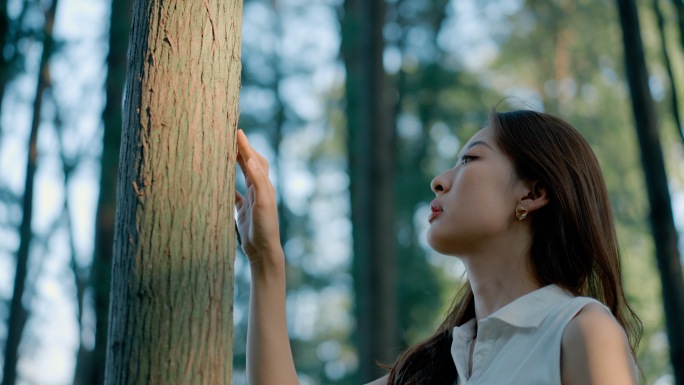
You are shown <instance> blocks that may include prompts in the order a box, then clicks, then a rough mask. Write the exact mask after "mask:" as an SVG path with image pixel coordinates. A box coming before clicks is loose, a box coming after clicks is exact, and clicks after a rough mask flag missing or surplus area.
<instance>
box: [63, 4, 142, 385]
mask: <svg viewBox="0 0 684 385" xmlns="http://www.w3.org/2000/svg"><path fill="white" fill-rule="evenodd" d="M132 7H133V1H132V0H113V1H112V2H111V7H110V9H111V12H110V27H109V30H110V31H109V54H108V55H107V81H106V83H105V84H106V85H105V87H106V89H105V92H106V95H107V102H106V104H105V108H104V111H103V113H102V120H103V122H104V135H103V138H102V157H101V161H100V165H101V168H100V170H101V171H100V195H99V198H98V202H97V213H96V222H95V248H94V252H93V262H92V265H91V267H90V277H89V282H88V286H89V287H90V288H91V290H92V293H93V306H94V308H95V347H94V349H93V350H88V349H86V348H85V347H84V346H83V345H81V346H80V347H79V351H78V354H77V356H76V357H77V361H76V370H75V371H74V382H73V384H74V385H86V384H89V385H102V384H103V383H104V372H105V357H106V351H107V329H108V327H107V325H108V321H109V287H110V285H111V270H112V253H113V245H114V217H115V213H116V178H117V172H118V166H119V148H120V147H121V124H122V123H121V113H122V111H121V101H122V96H123V89H124V83H125V81H126V61H127V56H126V55H127V49H128V34H129V32H130V29H131V17H130V15H131V9H132Z"/></svg>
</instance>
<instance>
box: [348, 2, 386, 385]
mask: <svg viewBox="0 0 684 385" xmlns="http://www.w3.org/2000/svg"><path fill="white" fill-rule="evenodd" d="M384 25H385V2H384V1H383V0H347V1H345V13H344V20H343V28H342V33H343V37H342V52H343V55H344V60H345V66H346V69H347V80H346V87H347V89H346V93H347V119H348V120H347V127H348V132H349V142H348V146H349V157H350V158H349V169H350V182H351V183H350V184H351V200H352V222H353V224H354V228H353V237H354V259H353V271H354V290H355V298H356V311H355V313H356V320H357V323H356V325H357V328H356V342H357V346H358V350H359V377H360V378H359V379H358V381H359V382H362V383H363V382H368V381H370V380H372V379H375V378H377V377H379V376H381V375H382V374H384V373H383V371H381V370H380V369H379V368H378V367H377V365H376V363H377V362H378V361H380V362H384V363H392V362H393V361H394V359H395V358H396V352H397V348H398V347H399V332H398V327H397V319H398V318H397V287H396V249H395V240H396V237H395V234H396V231H395V225H394V196H393V195H394V190H393V186H394V169H395V159H394V148H395V137H394V129H393V125H392V124H391V121H390V118H389V117H390V113H389V112H390V109H389V103H387V100H386V99H385V92H386V88H387V85H388V80H387V76H386V74H385V70H384V67H383V62H382V54H383V49H384V38H383V35H382V29H383V27H384ZM393 353H394V354H393Z"/></svg>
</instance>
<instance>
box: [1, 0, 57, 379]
mask: <svg viewBox="0 0 684 385" xmlns="http://www.w3.org/2000/svg"><path fill="white" fill-rule="evenodd" d="M57 3H58V0H52V4H51V5H50V7H49V8H48V9H47V10H46V11H45V27H44V32H45V35H44V40H43V53H42V55H41V59H40V67H39V70H38V71H39V73H38V83H37V85H36V98H35V100H34V103H33V117H32V120H31V133H30V134H29V151H28V161H27V162H26V182H25V184H24V197H23V203H22V215H23V217H22V220H21V225H20V228H19V237H20V241H19V250H18V251H17V263H16V267H15V273H14V289H13V291H12V302H11V304H10V315H9V320H8V321H7V340H6V341H5V354H4V363H3V370H2V385H14V384H15V383H16V381H17V359H18V355H19V344H20V342H21V337H22V335H23V334H24V326H26V321H27V320H28V317H29V313H28V311H27V310H26V308H25V307H24V304H23V303H22V299H23V297H24V289H25V287H26V275H27V273H28V259H29V255H30V248H31V241H32V239H33V232H32V231H31V222H32V218H33V187H34V181H35V174H36V169H37V168H38V130H39V129H40V123H41V110H42V106H43V93H44V92H45V90H46V89H48V88H49V87H50V78H49V75H48V74H49V68H48V66H49V59H50V55H51V54H52V47H53V41H52V27H53V23H54V21H55V14H56V12H57Z"/></svg>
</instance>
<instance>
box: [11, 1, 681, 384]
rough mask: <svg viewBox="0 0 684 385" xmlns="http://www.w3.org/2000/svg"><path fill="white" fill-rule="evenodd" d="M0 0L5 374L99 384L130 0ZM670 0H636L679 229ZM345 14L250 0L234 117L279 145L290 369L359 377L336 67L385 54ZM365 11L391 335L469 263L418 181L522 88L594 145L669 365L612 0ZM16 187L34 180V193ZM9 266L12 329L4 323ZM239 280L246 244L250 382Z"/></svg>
mask: <svg viewBox="0 0 684 385" xmlns="http://www.w3.org/2000/svg"><path fill="white" fill-rule="evenodd" d="M0 1H2V3H0V19H2V20H0V38H1V39H2V40H0V42H1V43H2V44H3V46H2V48H3V49H2V51H1V52H0V53H2V62H1V63H0V65H1V67H0V102H1V103H0V106H1V110H0V113H1V115H0V125H1V130H0V320H3V321H5V322H2V323H1V324H0V338H2V341H3V342H4V344H3V346H8V345H12V343H10V342H11V340H15V341H17V342H16V346H17V348H16V349H17V351H16V353H15V354H13V355H8V354H7V348H6V349H5V350H4V351H3V353H4V354H3V375H4V377H5V379H4V380H3V384H5V383H7V378H9V376H8V373H10V374H11V372H12V371H13V370H14V369H16V370H14V374H13V375H16V378H17V381H16V383H18V384H46V385H51V384H86V383H88V384H99V383H101V368H100V367H99V366H98V365H99V364H98V363H99V362H101V355H102V354H103V352H104V350H103V346H104V345H103V343H102V341H103V340H102V339H103V338H106V314H107V313H106V312H107V309H108V307H107V303H108V302H107V301H108V290H109V281H108V279H109V278H108V274H109V269H110V268H111V266H110V265H109V263H110V261H111V241H112V238H111V237H112V234H113V233H112V231H113V230H108V228H111V229H113V220H114V204H115V200H114V193H115V191H116V185H115V182H113V181H115V180H116V179H115V175H116V165H117V164H118V146H119V139H120V138H119V136H120V128H121V112H120V111H121V110H120V109H121V103H120V101H121V95H122V88H123V83H124V78H125V70H126V51H127V41H128V34H129V30H130V9H131V3H132V2H131V1H130V0H116V1H108V0H0ZM677 1H678V0H669V1H668V0H660V1H657V0H648V1H646V0H644V1H640V2H638V4H639V12H640V20H641V25H642V37H643V39H644V44H645V54H646V59H647V64H648V69H649V73H650V77H649V88H650V91H651V95H652V97H653V98H654V99H655V101H656V108H657V111H658V118H659V126H660V134H661V143H662V146H663V150H664V155H665V161H666V165H667V167H668V176H669V186H670V191H671V194H672V199H673V201H672V205H673V209H674V212H675V218H676V220H677V224H678V228H679V229H682V228H684V142H683V141H682V138H681V127H678V123H677V121H676V119H675V117H676V111H677V108H678V107H680V106H679V105H677V103H676V102H675V103H673V102H672V96H673V92H674V91H676V90H682V89H684V88H683V87H684V27H683V26H684V21H683V19H684V13H682V11H681V9H682V5H681V4H680V3H678V2H677ZM345 12H347V14H349V8H348V4H345V3H344V2H343V1H342V0H279V1H276V0H245V1H244V16H243V49H242V58H243V73H242V90H241V96H240V105H241V117H240V127H242V128H243V129H245V131H246V132H247V133H248V135H249V137H250V140H251V141H252V142H253V144H254V146H255V147H257V149H258V150H260V151H261V152H262V153H263V154H265V155H266V157H267V158H268V159H269V161H270V162H271V163H272V164H273V165H274V167H273V170H272V175H271V177H272V180H273V181H274V183H275V185H276V188H277V191H278V193H279V196H280V206H279V210H280V213H281V231H282V234H283V243H284V248H285V253H286V256H287V262H288V297H287V302H288V324H289V329H290V333H291V337H292V341H293V350H294V356H295V361H296V363H297V368H298V370H299V374H300V379H301V382H302V384H311V385H313V384H333V383H334V384H357V383H358V378H359V374H358V373H359V371H362V370H363V368H364V367H368V363H366V362H361V360H360V359H359V351H364V349H365V350H368V349H369V348H367V347H363V346H361V345H362V344H363V339H359V338H358V336H357V334H356V332H355V325H357V324H359V322H358V317H359V316H363V315H359V312H358V311H357V310H356V309H357V308H358V306H356V305H355V302H356V300H355V298H356V297H355V295H354V291H355V290H358V286H356V285H357V282H358V277H357V276H356V274H357V270H354V269H353V268H352V265H353V256H354V250H355V249H354V246H353V243H352V240H353V237H354V236H356V234H357V233H358V230H355V229H354V227H353V226H352V221H351V216H352V210H353V207H354V206H355V204H356V203H355V202H354V200H353V199H352V196H351V195H350V180H351V177H350V175H355V174H354V170H352V167H351V166H350V153H352V152H353V151H355V149H354V147H353V145H352V144H351V141H350V140H348V138H353V137H354V135H355V134H354V133H353V132H352V130H353V128H349V129H348V128H347V127H348V126H347V122H351V121H354V120H355V119H363V117H355V116H350V115H349V114H350V111H349V109H348V108H347V100H348V99H347V98H348V97H349V95H348V92H349V91H350V90H349V84H350V83H349V82H348V78H347V76H346V75H347V74H348V73H349V68H350V67H349V66H350V61H351V60H353V59H354V57H350V55H359V58H363V57H371V56H373V51H371V50H372V49H373V48H374V47H375V48H376V51H375V53H376V54H377V53H378V52H377V45H375V46H374V45H372V44H369V45H368V47H369V48H368V49H369V51H368V52H367V53H364V52H363V50H362V49H358V50H348V51H345V48H344V47H345V46H344V42H343V40H344V38H343V37H344V36H348V35H345V33H348V32H346V31H348V30H347V28H348V24H345V22H344V20H345V19H344V16H345ZM374 17H376V19H375V20H374V23H375V25H376V26H379V28H380V31H381V37H382V39H381V40H382V42H381V44H380V47H381V51H380V52H381V53H382V56H381V60H382V64H383V68H384V73H385V76H386V79H387V81H386V82H385V83H384V84H385V87H386V88H385V89H383V90H382V91H381V92H379V93H378V95H381V96H382V98H383V100H387V101H388V106H389V108H388V111H389V114H390V119H389V120H390V122H391V125H390V126H391V127H392V130H391V133H390V136H389V137H390V138H391V143H392V149H393V151H392V157H391V158H390V159H391V162H390V167H389V168H388V172H390V174H388V175H392V176H393V178H392V185H391V186H390V187H391V190H390V192H389V195H385V196H380V197H376V198H379V199H384V200H389V201H390V202H392V207H393V210H392V215H393V217H392V218H391V219H392V220H391V223H392V224H393V225H392V226H389V227H388V228H387V229H386V230H385V231H386V233H384V234H370V235H369V236H370V237H371V238H373V237H378V238H383V237H384V239H387V237H389V239H391V240H392V243H393V245H392V249H393V250H394V253H393V254H394V257H395V258H396V263H395V264H394V268H390V267H389V266H387V269H383V270H381V271H383V272H385V273H386V274H392V275H393V279H394V281H393V282H394V287H395V288H396V290H394V291H393V292H392V293H393V294H392V293H389V294H388V293H385V292H382V293H381V294H382V295H383V296H388V295H389V296H390V297H385V298H378V300H377V303H382V304H386V305H387V306H388V307H389V308H388V309H387V310H386V311H385V310H384V309H382V308H380V309H378V311H380V312H385V313H387V314H393V315H394V316H393V317H391V319H390V320H389V321H388V322H389V323H388V324H387V325H385V326H386V327H387V329H388V330H393V329H394V330H397V333H396V336H397V337H396V341H395V343H394V344H393V345H391V346H389V347H388V349H390V350H391V352H389V353H388V355H389V356H392V355H396V354H397V353H398V352H399V351H400V350H401V349H402V348H403V347H406V346H407V345H409V344H412V343H415V342H417V341H419V340H420V339H421V338H424V337H426V336H427V335H428V334H429V333H430V332H431V331H432V330H434V329H435V327H436V326H437V325H438V323H439V321H440V319H441V316H442V315H443V314H444V312H445V310H446V309H447V307H448V306H449V304H450V301H451V299H452V297H453V293H454V290H455V287H457V285H458V282H460V280H461V279H463V267H462V265H461V264H460V263H459V262H458V260H456V259H454V258H451V257H445V256H442V255H438V254H436V253H434V252H432V251H431V250H430V249H429V248H428V247H427V245H426V243H425V240H424V233H425V231H426V229H427V221H426V218H427V214H428V213H429V211H430V209H429V201H430V200H431V196H432V193H431V192H430V189H429V181H430V180H431V179H432V177H433V176H434V175H436V174H438V173H439V172H441V171H442V170H444V169H447V168H449V167H451V165H453V163H454V162H455V158H456V154H457V152H458V150H459V148H460V145H461V144H462V143H464V141H465V140H467V138H468V137H469V136H470V135H472V134H473V133H474V132H475V131H476V130H478V129H479V128H480V127H482V125H483V124H484V123H485V122H486V116H487V113H488V111H489V109H490V108H491V107H492V106H494V105H496V104H497V103H498V102H500V101H501V100H502V99H504V98H507V97H513V99H510V100H508V102H509V104H510V103H512V104H514V105H520V104H521V103H523V102H521V101H524V103H526V104H527V105H528V106H529V107H532V108H535V109H538V110H543V111H546V112H550V113H554V114H558V115H560V116H562V117H564V118H565V119H567V120H568V121H570V122H571V123H573V124H574V125H575V126H576V127H577V128H578V129H579V130H580V131H581V132H582V134H583V135H584V136H585V137H586V138H587V139H588V140H589V142H590V143H591V145H592V147H593V148H594V150H595V152H596V154H597V156H598V158H599V161H600V162H601V165H602V167H603V171H604V174H605V177H606V182H607V185H608V189H609V193H610V198H611V202H612V204H613V209H614V211H615V215H616V218H617V226H618V234H619V238H620V242H621V252H622V256H623V261H624V269H625V272H624V278H625V285H626V289H627V292H628V295H629V300H630V301H631V303H632V304H633V305H634V307H635V309H636V311H637V313H638V314H639V315H640V316H641V318H642V320H643V322H644V337H643V339H642V343H641V346H640V349H639V352H638V356H639V360H640V364H641V367H642V370H643V372H644V374H645V381H646V383H648V384H658V385H664V384H674V383H675V379H674V377H673V374H672V368H671V365H670V364H669V362H670V361H669V356H668V339H667V330H666V328H665V321H664V315H663V310H662V309H663V301H662V295H661V283H660V277H659V274H658V270H657V265H656V260H655V256H654V254H655V250H654V245H653V238H652V236H651V233H650V228H649V223H648V212H649V206H648V199H647V194H646V188H645V182H644V180H645V179H644V172H643V171H642V167H641V163H640V161H639V156H640V155H639V147H638V141H637V136H636V135H635V132H636V131H635V129H634V123H633V118H632V109H631V106H630V100H629V98H630V92H629V89H628V86H627V83H626V80H625V71H624V59H623V50H622V49H621V47H622V43H621V42H622V34H621V30H620V22H619V18H618V10H617V6H616V3H615V2H613V1H608V0H593V1H589V0H580V1H570V0H550V1H541V0H486V1H475V0H452V1H448V0H439V1H430V0H388V1H386V2H385V3H384V11H383V12H381V13H379V14H377V15H375V16H374ZM663 37H664V39H663ZM352 52H353V53H352ZM665 53H668V56H667V59H666V58H665V55H664V54H665ZM343 54H344V55H343ZM673 79H674V80H673ZM673 106H675V108H673ZM32 143H33V146H34V147H33V149H32V150H30V148H31V144H32ZM29 154H34V155H35V157H33V159H35V160H36V163H35V167H34V168H32V167H31V166H30V164H29V166H28V167H27V159H31V157H29ZM34 172H35V174H33V173H34ZM112 176H113V177H112ZM357 177H358V175H357ZM29 179H30V180H31V181H30V183H29ZM369 186H370V187H369V188H370V189H371V190H373V182H372V181H369ZM25 196H29V197H31V196H32V197H33V198H32V199H30V200H29V201H30V204H29V205H28V206H31V207H29V210H28V211H27V205H26V204H24V203H23V202H24V199H23V198H24V197H25ZM27 212H28V217H29V218H32V221H29V222H28V227H27V224H26V223H27V221H26V220H25V219H24V218H26V213H27ZM27 228H28V231H27ZM680 234H681V231H680ZM681 238H682V237H681V236H680V239H681ZM357 243H358V241H357ZM681 245H682V242H680V250H682V246H681ZM108 249H109V250H108ZM22 253H26V258H25V261H27V264H26V267H25V269H23V270H22V269H21V268H18V267H21V264H19V263H17V261H18V260H20V258H21V255H22ZM17 272H19V275H18V274H17ZM17 279H20V280H23V284H22V286H21V290H22V291H21V293H22V295H20V296H19V304H20V305H22V306H21V308H22V310H23V313H22V314H21V316H19V317H18V319H19V320H20V321H19V322H18V325H20V326H21V327H20V328H19V330H20V333H9V332H8V330H9V329H10V327H9V324H10V318H11V316H10V314H11V313H12V310H11V309H12V299H13V293H15V292H16V290H17V289H16V288H17ZM248 295H249V274H248V266H247V264H246V261H245V259H244V257H243V256H240V255H238V258H236V261H235V305H234V309H235V312H234V323H235V342H234V368H235V372H234V383H235V384H243V383H245V379H244V361H245V351H244V348H245V338H246V314H247V312H246V310H247V304H248ZM13 330H16V329H13ZM103 330H104V334H103V332H102V331H103ZM11 356H16V357H17V360H13V359H11V358H10V359H8V358H7V357H11ZM99 357H100V358H99ZM371 365H372V363H371ZM13 368H14V369H13Z"/></svg>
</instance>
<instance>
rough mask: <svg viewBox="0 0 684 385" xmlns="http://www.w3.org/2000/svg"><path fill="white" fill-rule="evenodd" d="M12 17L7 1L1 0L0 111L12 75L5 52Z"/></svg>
mask: <svg viewBox="0 0 684 385" xmlns="http://www.w3.org/2000/svg"><path fill="white" fill-rule="evenodd" d="M9 24H10V18H9V15H8V14H7V1H4V0H3V1H0V111H2V100H3V98H4V96H5V87H6V86H7V82H8V81H9V77H10V61H9V59H8V58H7V57H6V56H7V55H5V54H4V51H5V46H6V45H7V44H8V41H7V40H8V38H9V36H8V32H9Z"/></svg>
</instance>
